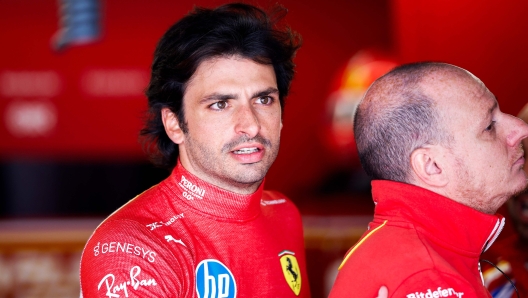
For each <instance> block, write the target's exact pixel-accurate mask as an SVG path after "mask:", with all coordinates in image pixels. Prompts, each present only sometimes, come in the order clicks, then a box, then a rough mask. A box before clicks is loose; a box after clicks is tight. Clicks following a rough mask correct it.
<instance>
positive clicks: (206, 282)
mask: <svg viewBox="0 0 528 298" xmlns="http://www.w3.org/2000/svg"><path fill="white" fill-rule="evenodd" d="M196 293H197V294H198V297H200V298H235V297H236V294H237V288H236V282H235V278H234V276H233V274H232V273H231V271H230V270H229V269H228V268H227V267H226V265H224V264H222V263H221V262H220V261H218V260H214V259H207V260H203V261H201V262H200V264H198V266H196Z"/></svg>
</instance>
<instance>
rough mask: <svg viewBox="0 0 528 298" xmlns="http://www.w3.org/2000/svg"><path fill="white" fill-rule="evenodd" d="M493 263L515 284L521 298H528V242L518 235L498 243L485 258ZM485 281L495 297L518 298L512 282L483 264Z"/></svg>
mask: <svg viewBox="0 0 528 298" xmlns="http://www.w3.org/2000/svg"><path fill="white" fill-rule="evenodd" d="M482 258H483V259H486V260H488V261H491V262H493V263H494V264H495V265H497V266H499V268H500V269H501V270H502V271H503V272H504V273H505V274H507V275H508V277H510V279H512V280H513V282H514V283H515V286H516V287H517V290H518V291H519V294H520V296H521V297H528V241H526V240H524V241H523V240H521V239H520V238H519V236H518V235H517V234H514V235H511V236H510V237H508V238H505V239H503V240H501V241H497V243H495V244H494V245H493V246H492V247H491V248H490V249H489V250H488V251H487V252H486V253H485V254H484V255H483V256H482ZM482 267H483V270H482V271H483V274H484V281H485V282H486V285H487V287H488V289H489V291H490V292H491V293H492V294H493V295H492V296H493V297H497V298H499V297H500V298H506V297H517V294H516V293H515V291H514V290H513V288H512V286H511V285H510V282H509V281H508V280H507V279H506V278H505V277H504V275H503V274H502V273H500V272H499V271H498V270H497V269H495V268H494V267H492V266H491V265H489V264H484V263H483V264H482Z"/></svg>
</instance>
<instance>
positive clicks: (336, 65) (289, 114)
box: [0, 0, 528, 297]
mask: <svg viewBox="0 0 528 298" xmlns="http://www.w3.org/2000/svg"><path fill="white" fill-rule="evenodd" d="M226 2H227V1H216V0H200V1H187V0H180V1H168V0H158V1H137V0H126V1H125V0H112V1H104V0H62V1H57V0H40V1H29V0H0V42H1V43H0V44H1V46H0V119H1V121H0V297H77V296H78V293H79V285H78V267H79V265H78V262H79V258H80V252H81V251H82V248H83V246H84V243H85V242H86V240H87V238H88V237H89V235H90V234H91V232H92V231H93V229H94V228H95V227H96V226H97V224H98V223H99V222H100V221H101V220H102V219H104V218H105V217H106V216H108V215H109V214H110V213H111V212H113V211H114V210H115V209H117V208H118V207H119V206H121V205H123V204H124V203H126V202H127V201H128V200H130V199H132V198H133V197H134V196H135V195H137V194H139V193H140V192H142V191H143V190H145V189H147V188H149V187H150V186H152V185H153V184H156V183H157V182H159V181H160V180H162V179H163V178H165V177H166V176H167V175H168V172H167V171H164V170H161V169H157V168H155V167H153V166H151V165H150V164H149V162H148V161H147V159H146V157H145V155H144V154H143V152H142V150H141V145H140V144H139V143H138V141H137V136H138V131H139V129H140V128H141V126H142V117H143V112H144V111H145V109H146V98H145V96H144V95H143V90H144V89H145V87H146V85H147V83H148V80H149V67H150V63H151V60H152V53H153V51H154V48H155V46H156V42H157V40H158V39H159V38H160V37H161V35H162V34H163V33H164V32H165V30H166V29H167V28H168V27H169V26H170V25H171V24H173V23H174V22H175V21H176V20H178V19H179V18H180V17H182V16H183V15H184V14H185V13H187V12H188V11H189V10H191V9H192V8H193V6H195V5H198V6H207V7H214V6H217V5H220V4H223V3H226ZM276 2H278V3H280V4H282V5H283V6H285V7H286V8H288V10H289V13H288V15H287V16H286V19H285V21H286V23H287V24H289V25H290V26H291V27H292V29H294V30H295V31H297V32H299V33H300V34H301V35H302V36H303V40H304V43H303V47H302V48H301V49H300V50H299V52H298V55H297V57H296V60H295V61H296V63H297V75H296V77H295V79H294V81H293V84H292V88H291V95H290V96H289V97H288V99H287V103H286V108H285V115H284V129H283V130H282V144H281V151H280V154H279V157H278V159H277V161H276V162H275V164H274V165H273V167H272V168H271V170H270V171H269V174H268V176H267V178H266V187H267V188H268V189H276V190H280V191H281V192H283V193H285V194H286V195H288V196H289V197H290V198H291V199H292V200H293V201H295V203H296V204H297V205H298V207H299V209H300V210H301V213H302V214H303V222H304V225H305V240H306V247H307V252H308V253H307V256H308V266H309V267H308V269H309V281H310V286H311V289H312V295H313V297H326V295H327V293H328V290H329V287H330V286H331V285H332V283H333V278H334V275H335V270H336V268H337V265H338V264H339V262H340V261H341V259H342V256H343V255H344V253H345V252H346V250H347V249H348V248H349V247H350V246H352V245H353V244H354V243H355V241H356V240H357V239H358V237H359V236H360V235H361V234H362V233H363V232H364V231H365V229H366V226H367V223H368V221H369V220H370V219H371V218H372V212H373V209H374V206H373V203H372V202H371V199H370V194H369V191H370V181H369V179H368V178H367V177H366V176H365V174H364V173H363V171H362V170H361V168H360V166H359V161H358V159H357V155H356V152H355V144H354V138H353V135H352V115H353V113H354V110H355V106H356V104H357V102H358V100H359V99H360V98H361V95H362V93H363V92H364V91H365V89H366V88H367V87H368V85H369V84H370V83H371V82H372V81H373V80H374V79H376V78H377V77H379V76H380V75H382V74H383V73H385V72H387V71H388V70H390V69H391V68H392V67H394V66H396V65H398V64H400V63H406V62H412V61H423V60H435V61H443V62H448V63H452V64H455V65H458V66H461V67H463V68H466V69H468V70H469V71H471V72H472V73H474V74H475V75H476V76H478V77H479V78H480V79H482V80H483V81H484V82H485V83H486V85H487V86H488V88H489V89H490V90H491V91H492V92H493V93H494V94H495V95H496V96H497V98H498V100H499V103H500V106H501V109H502V111H504V112H507V113H510V114H515V115H516V114H517V113H518V112H519V111H520V109H521V108H522V107H523V106H524V104H525V103H526V102H528V88H527V86H528V74H527V73H526V69H527V67H528V55H527V53H528V51H527V50H528V38H527V36H526V34H527V33H526V32H528V2H525V1H513V0H512V1H491V0H489V1H488V0H478V1H477V0H466V1H455V0H442V1H439V0H438V1H435V0H433V1H422V0H392V1H391V0H334V1H315V0H314V1H310V0H303V1H300V0H297V1H296V0H279V1H275V0H273V1H271V0H270V1H252V2H249V3H252V4H257V5H259V6H261V7H264V8H266V7H270V6H271V5H273V4H274V3H276ZM506 213H507V212H504V214H506ZM508 229H511V228H508V227H507V231H506V233H508Z"/></svg>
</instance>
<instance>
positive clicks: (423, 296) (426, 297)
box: [406, 287, 464, 298]
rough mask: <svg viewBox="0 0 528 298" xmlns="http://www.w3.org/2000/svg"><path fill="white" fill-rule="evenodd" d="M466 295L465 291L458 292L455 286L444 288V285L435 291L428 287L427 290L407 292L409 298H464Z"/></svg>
mask: <svg viewBox="0 0 528 298" xmlns="http://www.w3.org/2000/svg"><path fill="white" fill-rule="evenodd" d="M463 296H464V292H457V291H455V289H453V288H447V289H442V287H438V289H436V290H435V291H432V290H431V289H427V292H425V293H424V292H415V293H410V294H407V296H406V297H407V298H440V297H458V298H462V297H463Z"/></svg>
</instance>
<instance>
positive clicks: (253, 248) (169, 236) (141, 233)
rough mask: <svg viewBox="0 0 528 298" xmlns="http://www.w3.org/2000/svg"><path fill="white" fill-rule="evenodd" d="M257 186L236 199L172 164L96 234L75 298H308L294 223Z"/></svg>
mask: <svg viewBox="0 0 528 298" xmlns="http://www.w3.org/2000/svg"><path fill="white" fill-rule="evenodd" d="M263 185H264V183H262V184H261V186H260V187H259V189H258V190H257V191H256V192H255V193H253V194H251V195H240V194H236V193H232V192H229V191H226V190H223V189H220V188H218V187H215V186H213V185H211V184H208V183H206V182H204V181H203V180H200V179H199V178H197V177H195V176H193V175H192V174H191V173H189V172H187V171H186V170H185V169H184V168H183V167H182V165H181V164H180V163H178V165H177V166H176V168H175V169H174V170H173V172H172V174H171V175H170V176H169V177H168V178H167V179H165V180H164V181H162V182H161V183H160V184H158V185H156V186H154V187H152V188H150V189H149V190H147V191H145V192H144V193H142V194H141V195H139V196H137V197H136V198H134V199H133V200H131V201H130V202H128V203H127V204H126V205H124V206H123V207H121V208H120V209H119V210H117V211H116V212H114V213H113V214H112V215H111V216H110V217H108V218H107V219H106V220H105V221H104V222H103V223H102V224H101V225H100V226H99V227H98V228H97V229H96V230H95V232H94V233H93V235H92V236H91V238H90V239H89V240H88V242H87V244H86V246H85V248H84V251H83V255H82V258H81V269H80V271H81V272H80V279H81V296H82V297H200V298H205V297H207V298H209V297H211V298H212V297H219V298H234V297H309V296H310V294H309V293H310V291H309V287H308V280H307V274H306V262H305V254H304V244H303V232H302V223H301V217H300V214H299V212H298V210H297V209H296V207H295V206H294V205H293V203H292V202H291V201H290V200H288V199H287V198H286V197H284V196H283V195H282V194H280V193H277V192H270V191H264V190H263Z"/></svg>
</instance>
